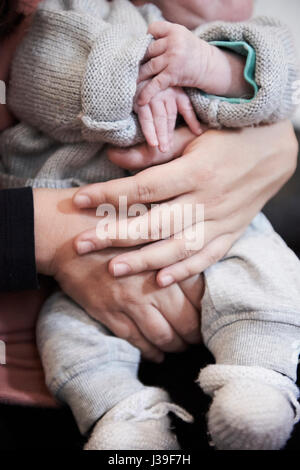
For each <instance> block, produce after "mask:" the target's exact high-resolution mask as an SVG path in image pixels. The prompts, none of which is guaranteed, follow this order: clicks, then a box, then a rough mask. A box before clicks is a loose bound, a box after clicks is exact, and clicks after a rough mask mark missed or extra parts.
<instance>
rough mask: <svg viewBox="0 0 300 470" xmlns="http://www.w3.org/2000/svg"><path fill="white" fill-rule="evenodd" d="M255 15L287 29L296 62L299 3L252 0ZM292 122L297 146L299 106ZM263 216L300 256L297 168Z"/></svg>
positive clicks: (299, 39) (294, 0)
mask: <svg viewBox="0 0 300 470" xmlns="http://www.w3.org/2000/svg"><path fill="white" fill-rule="evenodd" d="M257 15H268V16H274V17H277V18H279V19H280V20H281V21H283V22H284V23H286V24H287V25H289V27H290V28H291V30H292V31H293V34H294V39H295V43H296V46H297V50H298V58H299V59H300V27H299V26H300V0H288V1H287V0H256V2H255V16H257ZM293 122H294V126H295V130H296V133H297V137H298V141H299V144H300V106H298V109H297V112H296V113H295V117H294V120H293ZM299 157H300V155H299ZM264 212H265V214H266V215H267V216H268V217H269V219H270V220H271V222H272V223H273V225H274V227H275V229H276V230H277V231H278V232H279V233H280V235H281V236H282V237H283V238H284V239H285V241H286V242H287V243H288V245H289V246H290V247H291V248H293V249H294V250H295V251H296V253H297V254H298V256H300V166H299V167H298V170H297V172H296V175H295V176H294V177H293V178H292V180H291V181H290V182H289V183H288V184H287V186H285V188H283V190H282V191H281V192H280V193H279V194H278V195H277V196H276V197H275V198H274V199H273V200H272V201H271V202H270V203H269V204H268V205H267V207H266V208H265V210H264Z"/></svg>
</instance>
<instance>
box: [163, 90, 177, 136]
mask: <svg viewBox="0 0 300 470" xmlns="http://www.w3.org/2000/svg"><path fill="white" fill-rule="evenodd" d="M165 106H166V110H167V115H168V132H169V143H170V142H171V141H172V142H173V137H174V130H175V127H176V120H177V115H178V110H177V103H176V100H175V99H174V98H172V99H167V100H166V102H165Z"/></svg>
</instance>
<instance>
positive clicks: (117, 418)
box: [85, 387, 193, 450]
mask: <svg viewBox="0 0 300 470" xmlns="http://www.w3.org/2000/svg"><path fill="white" fill-rule="evenodd" d="M169 400H170V399H169V396H168V394H167V393H166V392H164V391H163V390H161V389H159V388H152V387H145V389H143V390H142V391H140V392H138V393H135V394H134V395H131V396H129V397H128V398H125V400H123V401H121V402H120V403H118V404H117V405H116V406H115V407H114V408H112V409H111V410H110V411H108V413H106V415H105V416H104V417H103V418H102V419H100V420H99V421H98V423H97V424H96V426H95V428H94V430H93V432H92V435H91V437H90V439H89V441H88V442H87V444H86V445H85V450H178V449H180V446H179V444H178V441H177V438H176V436H175V434H174V433H173V432H172V431H171V427H170V418H169V416H168V414H169V412H172V413H175V414H176V415H177V416H178V417H180V418H181V419H183V420H184V421H186V422H191V421H193V418H192V417H191V415H189V414H188V413H187V412H186V411H184V410H183V409H182V408H180V407H179V406H177V405H175V404H173V403H170V401H169Z"/></svg>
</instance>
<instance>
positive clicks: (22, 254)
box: [0, 188, 38, 292]
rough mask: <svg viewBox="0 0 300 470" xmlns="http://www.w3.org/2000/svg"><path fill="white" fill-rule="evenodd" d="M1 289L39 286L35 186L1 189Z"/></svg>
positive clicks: (27, 288)
mask: <svg viewBox="0 0 300 470" xmlns="http://www.w3.org/2000/svg"><path fill="white" fill-rule="evenodd" d="M0 213H1V219H2V222H1V224H0V273H1V275H0V291H2V292H7V291H20V290H29V289H37V288H38V281H37V272H36V265H35V249H34V208H33V195H32V189H31V188H21V189H8V190H3V191H0Z"/></svg>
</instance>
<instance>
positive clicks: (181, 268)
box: [156, 231, 242, 287]
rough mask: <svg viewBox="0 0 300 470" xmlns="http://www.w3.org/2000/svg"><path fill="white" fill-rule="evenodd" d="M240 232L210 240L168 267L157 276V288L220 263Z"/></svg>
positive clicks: (179, 280) (187, 277)
mask: <svg viewBox="0 0 300 470" xmlns="http://www.w3.org/2000/svg"><path fill="white" fill-rule="evenodd" d="M241 233H242V232H241V231H240V232H236V233H229V234H226V235H221V236H219V237H217V238H216V239H214V240H212V241H211V242H210V243H209V244H208V245H206V246H205V247H204V248H203V249H202V250H200V251H199V252H198V253H195V254H194V255H193V256H191V257H190V258H186V259H184V260H183V261H180V262H178V263H175V264H173V265H172V266H168V267H167V268H164V269H162V270H161V271H159V273H158V274H157V278H156V279H157V283H158V285H159V286H161V287H162V286H169V285H171V284H173V283H177V282H181V281H184V280H186V279H189V278H190V277H191V276H194V275H196V274H198V273H202V272H204V271H205V270H206V269H207V268H209V267H210V266H212V265H213V264H215V263H217V262H218V261H220V260H221V259H222V258H223V257H224V256H225V255H226V253H228V251H229V250H230V248H231V247H232V245H233V244H234V242H235V241H236V240H237V239H238V238H239V237H240V235H241Z"/></svg>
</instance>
